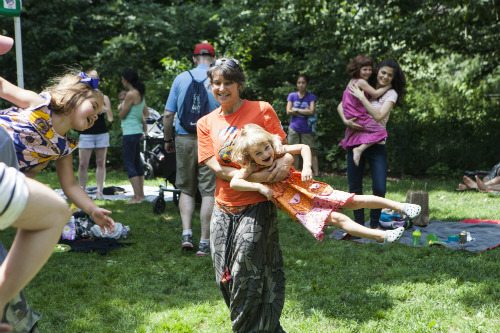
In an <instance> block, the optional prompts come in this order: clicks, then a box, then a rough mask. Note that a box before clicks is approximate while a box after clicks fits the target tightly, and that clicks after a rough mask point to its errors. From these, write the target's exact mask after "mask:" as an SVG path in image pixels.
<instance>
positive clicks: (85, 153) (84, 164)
mask: <svg viewBox="0 0 500 333" xmlns="http://www.w3.org/2000/svg"><path fill="white" fill-rule="evenodd" d="M91 156H92V149H88V148H79V149H78V181H79V182H80V186H81V187H82V188H83V190H85V187H86V186H87V180H88V172H89V164H90V157H91Z"/></svg>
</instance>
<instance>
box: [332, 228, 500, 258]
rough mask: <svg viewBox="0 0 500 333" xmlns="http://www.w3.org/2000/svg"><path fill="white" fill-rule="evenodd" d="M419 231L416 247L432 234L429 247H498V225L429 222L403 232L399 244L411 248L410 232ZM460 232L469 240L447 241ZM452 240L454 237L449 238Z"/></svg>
mask: <svg viewBox="0 0 500 333" xmlns="http://www.w3.org/2000/svg"><path fill="white" fill-rule="evenodd" d="M416 228H418V229H420V231H421V233H422V236H421V240H420V244H419V245H417V246H428V243H427V237H428V235H429V234H433V235H435V236H436V237H437V242H433V245H431V246H445V247H447V248H450V249H454V250H467V251H471V252H483V251H486V250H491V249H493V248H495V247H498V246H500V224H494V223H464V222H445V221H430V223H429V225H428V226H426V227H411V228H409V229H407V230H406V231H405V233H404V234H403V236H402V237H401V239H400V240H399V243H402V244H406V245H408V246H413V239H412V232H413V231H414V230H415V229H416ZM461 231H465V232H469V233H470V237H471V240H470V241H468V242H466V243H465V244H460V243H459V242H456V241H449V238H448V237H449V236H454V235H458V234H460V232H461ZM343 233H344V231H343V230H340V229H337V230H335V231H333V232H332V234H330V238H334V239H341V238H342V235H343ZM450 238H451V239H453V238H454V237H450ZM354 241H355V242H359V243H375V241H373V240H369V239H355V240H354Z"/></svg>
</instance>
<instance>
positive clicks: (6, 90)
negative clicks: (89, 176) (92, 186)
mask: <svg viewBox="0 0 500 333" xmlns="http://www.w3.org/2000/svg"><path fill="white" fill-rule="evenodd" d="M96 88H97V82H96V81H95V79H92V78H90V77H88V76H87V75H86V74H85V73H68V74H65V75H63V76H61V77H58V78H56V79H54V82H53V84H52V85H51V86H49V87H47V88H46V89H45V91H44V92H42V93H41V94H37V93H35V92H33V91H30V90H25V89H22V88H19V87H17V86H15V85H13V84H12V83H10V82H8V81H7V80H5V79H3V78H1V77H0V97H1V98H3V99H5V100H7V101H9V102H10V103H12V104H14V105H15V106H13V107H11V108H9V109H6V110H1V111H0V126H1V127H3V128H4V129H5V130H6V131H7V133H8V134H9V136H10V137H11V138H12V141H13V142H14V147H15V151H16V156H17V160H18V162H19V169H20V171H22V172H23V173H25V174H26V175H27V176H29V177H31V178H34V176H35V175H36V174H37V173H38V172H39V171H41V170H42V169H44V168H45V167H46V166H47V164H48V163H49V162H50V161H52V160H54V161H55V163H56V171H57V176H58V177H59V182H60V184H61V187H62V189H63V191H64V193H65V194H66V196H67V197H68V198H69V200H71V201H72V202H73V203H74V204H75V205H76V206H77V207H79V208H81V209H82V210H83V211H84V212H86V213H87V214H88V215H89V216H90V217H91V218H92V219H93V220H94V221H95V223H97V224H98V225H99V226H101V228H104V229H109V230H113V228H114V221H113V219H112V218H111V217H110V216H109V215H110V214H111V212H110V211H108V210H106V209H103V208H100V207H98V206H96V204H95V203H94V202H93V201H92V200H91V199H90V198H89V197H88V195H87V194H86V193H85V191H84V190H83V189H82V188H81V187H80V186H79V185H78V183H77V182H76V181H75V177H74V172H73V158H72V156H71V153H72V152H73V150H74V149H75V148H76V147H77V145H76V142H74V141H73V140H71V139H70V138H69V137H68V136H67V134H68V132H69V130H71V129H73V130H77V131H83V130H86V129H87V128H89V127H91V126H92V125H93V124H94V122H95V120H96V119H97V116H98V114H99V113H100V111H101V109H102V105H103V95H102V93H100V92H99V91H98V90H96Z"/></svg>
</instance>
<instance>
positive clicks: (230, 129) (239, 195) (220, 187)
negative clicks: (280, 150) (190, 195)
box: [197, 100, 286, 206]
mask: <svg viewBox="0 0 500 333" xmlns="http://www.w3.org/2000/svg"><path fill="white" fill-rule="evenodd" d="M246 124H257V125H259V126H261V127H262V128H264V129H265V130H266V131H268V132H270V133H273V134H278V135H279V136H280V137H281V138H282V139H283V140H285V138H286V134H285V132H284V131H283V128H282V127H281V123H280V120H279V119H278V116H277V115H276V112H275V111H274V109H273V107H272V106H271V105H270V104H269V103H267V102H261V101H247V100H244V101H243V104H242V106H241V107H240V108H239V109H238V110H237V111H236V112H234V113H232V114H230V115H224V114H223V113H222V111H221V108H220V107H219V108H217V109H215V110H214V111H213V112H210V113H209V114H207V115H206V116H204V117H203V118H201V119H200V120H198V122H197V131H198V162H199V163H203V162H204V161H206V160H207V159H209V158H211V157H212V156H215V157H216V159H217V161H218V162H219V164H220V165H222V166H230V167H234V168H236V169H239V168H240V166H239V165H238V164H236V163H234V162H232V161H231V151H232V148H233V142H234V139H235V138H236V136H237V135H238V133H239V131H240V130H241V128H242V127H243V126H245V125H246ZM215 184H216V187H215V199H216V200H217V202H218V203H219V204H221V205H224V206H244V205H250V204H255V203H258V202H262V201H266V200H267V199H266V198H265V197H264V196H263V195H261V194H260V193H259V192H243V191H236V190H233V189H232V188H231V187H230V185H229V182H227V181H225V180H223V179H219V178H216V183H215Z"/></svg>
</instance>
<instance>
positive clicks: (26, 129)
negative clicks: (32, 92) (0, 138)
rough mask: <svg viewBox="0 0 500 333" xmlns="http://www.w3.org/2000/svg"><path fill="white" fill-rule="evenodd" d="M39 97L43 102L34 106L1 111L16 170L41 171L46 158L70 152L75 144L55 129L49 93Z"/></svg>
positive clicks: (2, 122)
mask: <svg viewBox="0 0 500 333" xmlns="http://www.w3.org/2000/svg"><path fill="white" fill-rule="evenodd" d="M40 96H41V97H43V99H44V100H45V101H44V102H43V103H42V104H40V105H37V106H35V107H33V108H28V109H20V108H17V107H11V108H9V109H5V110H0V126H2V127H3V128H4V129H5V130H6V131H7V133H9V136H10V137H11V138H12V141H13V142H14V147H15V150H16V155H17V160H18V161H19V170H21V171H23V172H29V171H40V170H41V169H43V168H44V167H45V166H46V165H47V164H48V162H49V161H51V160H57V159H59V158H61V157H63V156H66V155H70V154H71V153H72V151H73V150H74V149H75V148H76V147H77V145H76V142H75V141H74V140H71V139H69V138H68V137H67V136H63V135H60V134H58V133H57V132H56V131H55V130H54V127H53V124H52V110H51V108H50V95H49V94H48V93H41V94H40Z"/></svg>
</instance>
